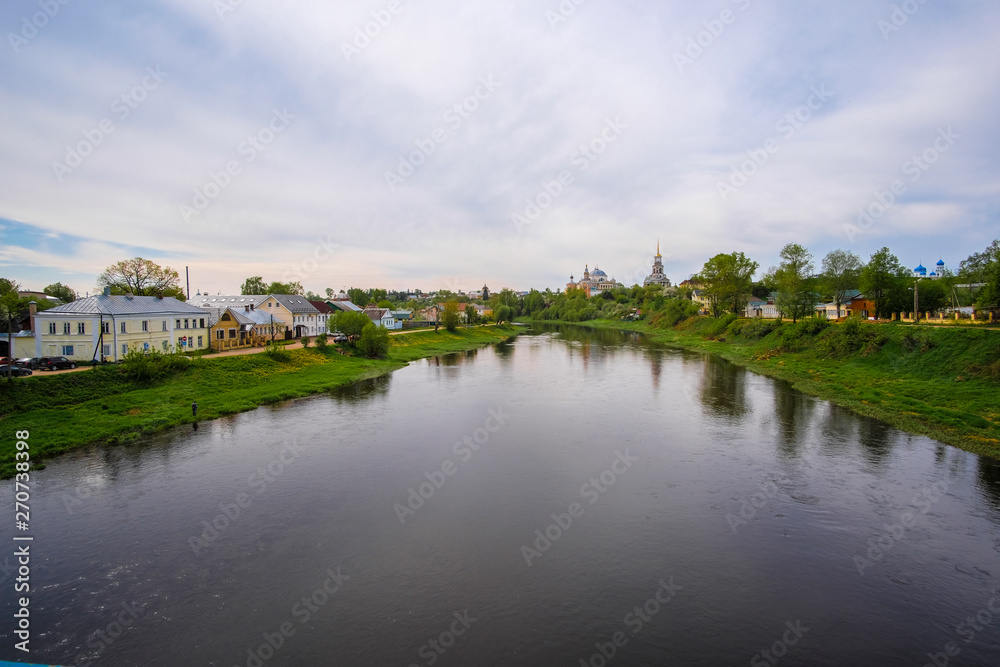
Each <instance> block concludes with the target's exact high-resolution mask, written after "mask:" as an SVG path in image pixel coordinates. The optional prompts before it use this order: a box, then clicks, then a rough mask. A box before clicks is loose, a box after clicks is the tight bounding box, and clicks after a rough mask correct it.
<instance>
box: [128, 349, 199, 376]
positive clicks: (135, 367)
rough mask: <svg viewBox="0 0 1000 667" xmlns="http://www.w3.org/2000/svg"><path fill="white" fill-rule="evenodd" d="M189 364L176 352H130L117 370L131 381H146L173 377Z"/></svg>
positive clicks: (189, 362) (188, 361) (187, 360)
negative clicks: (168, 376)
mask: <svg viewBox="0 0 1000 667" xmlns="http://www.w3.org/2000/svg"><path fill="white" fill-rule="evenodd" d="M190 364H191V361H190V360H189V359H187V358H186V357H184V356H183V355H182V354H179V353H177V352H172V353H170V354H162V353H161V352H158V351H156V350H151V351H149V352H140V351H139V350H130V351H129V352H128V354H126V355H125V358H124V359H122V363H121V365H120V366H119V367H118V368H119V371H120V372H121V373H122V374H123V375H124V376H125V377H127V378H129V379H131V380H140V381H148V380H158V379H160V378H162V377H166V376H167V375H173V374H174V373H177V372H180V371H182V370H185V369H187V368H188V366H190Z"/></svg>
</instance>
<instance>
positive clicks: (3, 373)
mask: <svg viewBox="0 0 1000 667" xmlns="http://www.w3.org/2000/svg"><path fill="white" fill-rule="evenodd" d="M8 369H10V374H11V375H13V376H14V377H22V376H24V375H31V371H30V370H28V369H27V368H21V367H20V366H11V365H10V364H2V365H0V378H5V377H7V370H8Z"/></svg>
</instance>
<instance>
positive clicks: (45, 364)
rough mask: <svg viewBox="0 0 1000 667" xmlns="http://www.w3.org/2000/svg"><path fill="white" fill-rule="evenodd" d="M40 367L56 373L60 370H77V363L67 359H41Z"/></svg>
mask: <svg viewBox="0 0 1000 667" xmlns="http://www.w3.org/2000/svg"><path fill="white" fill-rule="evenodd" d="M38 367H39V368H41V369H42V370H46V371H54V370H58V369H60V368H76V362H75V361H70V360H69V359H67V358H66V357H40V358H39V359H38Z"/></svg>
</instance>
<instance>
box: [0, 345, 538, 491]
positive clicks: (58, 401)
mask: <svg viewBox="0 0 1000 667" xmlns="http://www.w3.org/2000/svg"><path fill="white" fill-rule="evenodd" d="M517 333H518V331H517V330H516V329H515V328H513V327H504V326H501V327H496V326H491V327H478V328H469V329H459V330H457V331H455V332H448V331H446V330H444V329H441V330H440V331H437V332H435V331H420V332H414V333H407V334H403V335H398V336H390V337H389V344H390V347H389V356H388V358H387V359H364V358H361V357H352V356H344V355H341V354H338V353H337V352H336V351H335V349H334V348H328V350H327V352H326V353H322V352H320V351H319V350H317V349H316V348H307V349H297V350H288V351H286V353H285V354H286V355H287V361H281V360H277V359H274V358H272V357H271V356H270V355H268V354H264V353H261V354H247V355H238V356H226V357H216V358H211V357H209V358H201V359H198V358H196V359H193V360H192V361H191V362H190V363H188V364H185V366H186V367H184V368H182V369H181V370H179V371H177V372H176V373H174V374H172V375H169V376H168V377H166V378H164V379H161V380H157V381H139V380H134V379H129V378H127V377H126V376H125V375H124V374H123V372H122V369H121V368H119V367H111V366H106V367H96V368H93V369H91V370H87V371H81V372H78V373H66V374H61V375H53V376H45V375H43V374H41V373H36V374H35V375H34V376H32V377H30V378H23V379H18V380H17V381H15V382H13V383H10V384H8V383H6V382H2V383H0V433H3V434H4V438H3V440H2V441H0V477H10V476H11V475H12V474H13V473H14V471H15V467H14V455H15V442H16V441H15V439H14V432H15V431H19V430H28V431H30V433H31V437H30V439H29V443H30V445H31V460H32V467H41V466H38V465H36V464H38V463H40V462H41V461H42V460H43V459H45V458H48V457H51V456H54V455H57V454H59V453H62V452H66V451H69V450H71V449H75V448H78V447H81V446H84V445H88V444H95V443H106V444H129V443H132V442H136V441H138V440H140V439H141V438H143V437H144V436H147V435H149V434H152V433H156V432H158V431H162V430H165V429H167V428H170V427H173V426H177V425H179V424H184V423H189V422H193V421H196V420H195V418H194V417H192V415H191V404H192V403H194V402H197V403H198V417H197V421H203V420H206V419H214V418H216V417H222V416H225V415H231V414H235V413H238V412H245V411H248V410H253V409H255V408H257V407H259V406H261V405H266V404H270V403H278V402H281V401H286V400H289V399H292V398H298V397H302V396H309V395H312V394H319V393H323V392H327V391H330V390H332V389H336V388H338V387H343V386H345V385H348V384H351V383H353V382H357V381H358V380H364V379H367V378H372V377H376V376H379V375H385V374H386V373H390V372H392V371H394V370H396V369H398V368H402V367H403V366H405V365H406V364H407V362H409V361H413V360H414V359H420V358H424V357H432V356H437V355H440V354H446V353H448V352H458V351H463V350H468V349H472V348H475V347H479V346H481V345H486V344H489V343H495V342H499V341H503V340H507V339H509V338H512V337H514V336H516V335H517ZM42 465H44V464H42Z"/></svg>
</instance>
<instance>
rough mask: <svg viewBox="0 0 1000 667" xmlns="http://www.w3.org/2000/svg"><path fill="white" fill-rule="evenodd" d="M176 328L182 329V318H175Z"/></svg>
mask: <svg viewBox="0 0 1000 667" xmlns="http://www.w3.org/2000/svg"><path fill="white" fill-rule="evenodd" d="M174 328H175V329H180V328H181V321H180V320H174Z"/></svg>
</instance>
